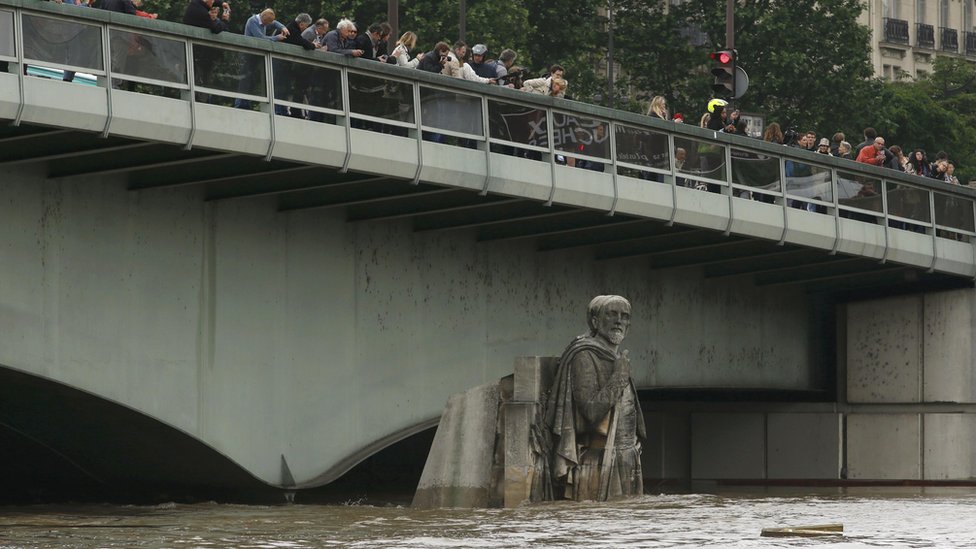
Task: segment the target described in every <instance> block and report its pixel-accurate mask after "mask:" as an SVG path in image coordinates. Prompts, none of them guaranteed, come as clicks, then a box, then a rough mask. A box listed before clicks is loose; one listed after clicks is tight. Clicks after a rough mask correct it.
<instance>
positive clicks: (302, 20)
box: [53, 0, 568, 107]
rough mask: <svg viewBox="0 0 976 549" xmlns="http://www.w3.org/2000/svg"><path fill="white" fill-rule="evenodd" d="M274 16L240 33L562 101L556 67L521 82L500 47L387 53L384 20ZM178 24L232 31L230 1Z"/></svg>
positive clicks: (263, 14) (402, 43) (131, 6)
mask: <svg viewBox="0 0 976 549" xmlns="http://www.w3.org/2000/svg"><path fill="white" fill-rule="evenodd" d="M53 1H54V2H56V3H59V4H71V5H77V6H83V7H98V8H101V9H104V10H108V11H114V12H119V13H127V14H130V15H136V16H141V17H148V18H153V19H155V18H156V17H157V14H152V13H147V12H145V11H142V10H141V4H142V0H98V1H97V5H96V0H53ZM277 17H278V16H277V14H276V13H275V11H274V10H273V9H270V8H267V9H264V10H262V11H260V12H259V13H256V14H254V15H252V16H250V17H248V19H247V21H246V23H245V25H244V29H243V32H242V34H243V35H244V36H248V37H252V38H255V39H259V40H270V41H280V42H285V43H288V44H294V45H296V46H300V47H302V48H304V49H306V50H315V51H320V52H331V53H334V54H338V55H346V56H350V57H357V58H360V59H369V60H375V61H379V62H385V63H391V64H395V65H398V66H401V67H410V68H416V69H420V70H423V71H428V72H434V73H440V74H444V75H447V76H451V77H454V78H460V79H464V80H471V81H475V82H481V83H485V84H495V85H500V86H507V87H509V88H515V89H522V90H525V91H527V92H531V93H539V94H544V95H551V96H553V97H564V96H565V95H566V89H567V88H568V83H567V82H566V80H565V78H564V75H565V70H564V69H563V68H562V67H561V66H559V65H553V66H552V67H551V68H550V70H549V71H548V73H547V74H545V75H544V76H542V77H540V78H532V79H526V78H525V76H526V71H525V70H524V69H522V68H521V67H519V66H517V65H516V64H515V60H516V58H517V57H518V54H516V53H515V51H513V50H511V49H503V50H502V51H501V52H499V54H498V58H497V59H495V58H492V57H491V55H490V52H489V50H488V47H487V46H486V45H484V44H475V45H474V47H471V48H469V47H468V45H467V44H466V43H465V42H464V41H461V40H459V41H457V42H455V43H454V44H453V45H450V44H448V43H447V42H438V43H437V44H436V45H435V46H434V48H433V49H432V50H430V51H428V52H418V53H416V54H414V49H415V48H416V46H417V35H416V33H414V32H412V31H407V32H404V33H403V34H402V35H401V36H400V38H399V40H397V41H396V43H395V45H394V46H393V50H392V51H387V50H388V49H389V48H388V44H389V38H390V34H391V32H392V28H391V26H390V25H389V23H386V22H376V23H373V24H371V25H369V26H368V27H365V28H364V29H363V30H362V31H361V30H360V26H358V25H357V24H356V23H355V22H353V21H352V20H350V19H346V18H343V19H340V20H339V22H338V23H336V25H335V28H334V29H331V28H330V26H331V25H330V23H329V21H328V19H326V18H324V17H320V18H318V19H315V20H313V18H312V17H311V16H310V15H309V14H307V13H300V14H298V15H297V16H296V17H295V18H294V19H293V20H291V21H289V22H288V23H287V24H284V23H281V22H280V21H278V19H277ZM183 23H185V24H187V25H191V26H194V27H200V28H205V29H208V30H210V32H212V33H215V34H217V33H221V32H232V29H231V7H230V3H228V2H223V1H215V0H190V1H189V4H187V7H186V11H185V12H184V14H183ZM73 76H74V75H73V74H71V75H70V77H69V75H66V76H65V80H69V81H70V80H71V79H72V78H73ZM235 106H238V107H247V106H249V105H248V103H247V102H246V101H238V102H236V103H235Z"/></svg>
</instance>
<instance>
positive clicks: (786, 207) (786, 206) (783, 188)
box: [776, 156, 790, 246]
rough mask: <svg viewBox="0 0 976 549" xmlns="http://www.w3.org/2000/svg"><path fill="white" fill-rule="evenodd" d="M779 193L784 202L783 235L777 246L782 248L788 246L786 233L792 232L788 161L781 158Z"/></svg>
mask: <svg viewBox="0 0 976 549" xmlns="http://www.w3.org/2000/svg"><path fill="white" fill-rule="evenodd" d="M778 163H779V193H780V198H781V199H782V201H783V234H782V235H780V237H779V242H777V243H776V244H777V245H779V246H782V245H784V244H786V233H787V232H789V230H790V221H789V218H790V212H789V208H790V201H789V200H788V199H787V198H786V159H785V158H783V157H782V156H780V157H779V162H778Z"/></svg>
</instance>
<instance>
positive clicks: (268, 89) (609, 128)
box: [0, 0, 976, 265]
mask: <svg viewBox="0 0 976 549" xmlns="http://www.w3.org/2000/svg"><path fill="white" fill-rule="evenodd" d="M3 64H7V65H8V67H7V71H8V72H9V73H12V74H15V75H17V81H18V82H19V85H20V91H21V95H20V97H21V101H22V103H23V98H24V95H23V90H24V85H25V79H28V78H36V77H32V76H25V74H24V72H25V71H24V70H23V69H22V66H23V65H37V66H44V67H50V68H54V69H62V70H71V71H79V72H85V73H89V74H92V75H95V77H96V78H97V79H98V83H99V85H100V86H101V87H103V88H104V89H105V90H106V94H107V96H108V101H109V104H111V102H112V91H113V90H118V89H124V90H127V91H128V92H138V93H145V94H154V95H165V96H169V97H173V98H176V99H178V100H182V101H185V102H187V103H188V104H189V106H190V112H191V120H192V113H193V109H194V108H195V106H196V105H198V104H200V103H201V102H206V103H210V104H214V105H218V106H219V105H223V106H225V107H226V108H228V109H229V108H232V107H231V105H232V104H233V103H235V102H236V103H238V104H239V106H247V107H248V108H250V109H252V110H253V109H257V110H258V111H261V112H263V113H266V115H267V116H268V120H269V121H270V125H271V128H272V130H271V139H272V141H273V140H274V136H275V130H274V127H275V124H276V123H277V122H276V121H277V120H279V119H281V118H283V117H284V116H289V115H290V116H297V117H301V118H302V119H303V120H304V123H306V124H329V125H333V126H339V127H342V128H343V131H345V134H346V145H347V148H349V147H350V146H351V145H350V144H351V143H352V139H351V138H350V136H351V135H352V134H353V132H364V131H373V132H382V133H384V134H388V135H391V136H395V137H397V138H402V139H404V140H405V142H407V143H409V142H411V141H415V142H416V143H418V144H423V142H425V141H427V142H437V143H443V144H447V145H452V146H455V147H458V148H459V149H462V148H464V149H476V150H480V151H483V152H484V154H485V159H486V160H485V162H486V166H487V168H486V169H487V171H488V174H487V176H486V180H485V187H484V191H485V192H487V191H488V180H489V179H490V178H491V164H492V156H493V155H509V156H512V157H516V158H518V159H519V161H522V162H529V161H536V162H543V163H548V164H549V165H550V173H551V174H552V186H553V187H552V188H553V192H554V191H555V185H556V180H557V177H556V173H557V171H558V170H565V169H570V168H573V167H575V168H580V169H588V170H592V171H596V172H603V173H604V174H607V175H608V176H609V178H610V179H612V181H613V193H614V197H613V207H611V208H610V211H609V213H610V214H613V213H614V210H615V208H616V205H617V200H618V194H617V189H618V185H617V183H618V179H619V178H628V181H630V182H632V183H634V182H640V184H645V185H666V186H669V187H670V193H671V195H672V197H673V199H672V205H673V208H674V210H673V212H672V215H671V220H672V221H673V220H674V218H675V216H674V212H676V211H677V209H678V198H677V197H678V195H679V194H682V195H683V196H690V195H687V193H689V192H704V193H709V195H710V196H712V197H714V198H720V199H721V200H725V201H727V204H728V212H729V213H728V215H729V225H728V227H727V228H726V233H728V232H729V231H730V230H731V227H732V217H733V216H732V212H733V209H734V207H735V204H737V203H739V202H737V201H743V200H747V201H750V202H751V203H752V204H753V205H754V207H758V208H773V209H780V210H781V211H782V215H783V219H784V229H783V237H782V238H783V239H785V238H786V228H785V226H786V221H785V220H786V219H787V218H788V217H789V215H788V212H790V211H792V210H804V211H806V212H809V213H811V214H819V215H823V216H830V217H833V218H834V219H835V223H837V227H839V226H840V223H841V221H840V220H841V219H847V220H854V221H859V222H863V223H868V224H873V225H878V226H882V227H884V232H885V241H886V242H887V240H888V233H889V231H891V230H900V231H908V232H915V233H923V234H926V235H929V236H930V237H931V239H932V242H933V246H934V243H935V242H936V241H937V239H940V238H945V239H949V240H956V241H959V240H966V239H970V238H971V237H974V236H976V191H973V190H972V189H969V188H968V187H960V186H953V185H948V184H946V183H943V182H939V181H935V180H932V179H928V178H921V177H915V176H910V175H907V174H904V173H901V172H899V171H895V170H888V169H882V168H876V167H873V166H867V165H865V164H859V163H855V162H853V161H851V160H846V159H838V158H834V157H830V156H824V155H818V154H812V153H810V152H807V151H800V150H797V149H795V148H791V147H784V146H782V145H776V144H772V143H766V142H763V141H758V140H755V139H750V138H745V137H741V136H734V135H727V134H723V133H716V132H712V131H709V130H705V129H702V128H698V127H694V126H691V125H685V124H675V123H671V122H664V121H661V120H658V119H652V118H649V117H645V116H640V115H637V114H633V113H628V112H623V111H615V110H610V109H606V108H602V107H598V106H594V105H586V104H582V103H577V102H573V101H566V100H560V99H553V98H547V97H542V96H536V95H530V94H525V93H521V92H518V91H515V90H509V89H505V88H501V87H497V86H488V85H484V84H477V83H471V82H463V81H458V80H455V79H451V78H448V77H444V76H441V75H432V74H429V73H425V72H422V71H418V70H415V69H403V68H399V67H395V66H389V65H386V64H382V63H375V62H369V61H361V60H358V59H349V58H345V57H343V56H339V55H334V54H323V53H316V52H305V51H303V50H301V49H300V48H297V47H292V46H288V45H280V44H266V43H264V42H263V41H258V40H253V39H249V38H246V37H241V36H234V35H226V36H225V35H223V34H221V35H210V34H209V33H207V32H205V31H201V30H200V29H194V28H190V27H185V26H183V25H178V24H174V23H166V22H157V21H145V20H142V19H139V18H136V17H129V16H120V15H118V14H109V13H107V12H102V11H99V10H76V9H72V8H70V7H65V6H59V5H53V4H47V3H39V4H36V5H35V4H31V5H29V6H28V5H21V4H20V3H19V2H18V0H0V69H2V68H3V66H2V65H3ZM69 85H70V84H65V86H69ZM65 91H66V93H67V91H68V89H67V88H66V90H65ZM247 103H250V105H247ZM22 111H23V109H22V108H21V112H22ZM19 116H20V113H18V119H17V120H14V123H18V122H19ZM109 116H110V117H111V106H110V107H109ZM107 128H108V125H106V132H107V131H108V130H107ZM190 133H191V135H192V130H191V132H190ZM191 144H192V137H191V141H190V142H188V143H187V147H189V146H190V145H191ZM273 149H274V144H273V143H272V145H271V146H270V147H269V149H268V156H267V157H268V158H269V159H270V158H271V156H272V153H271V151H273ZM423 149H424V148H423V147H422V146H420V147H417V149H416V150H417V151H418V155H422V154H423ZM349 154H351V150H350V151H349V152H348V153H347V156H346V165H344V166H342V168H343V169H345V168H346V167H347V165H348V162H349ZM422 163H423V158H422V157H421V158H419V159H418V168H417V173H416V176H415V177H414V182H417V181H418V180H419V177H420V172H421V168H420V165H422ZM605 179H606V178H604V180H605ZM602 181H603V180H601V181H600V184H603V183H602ZM702 196H705V195H702ZM552 197H553V194H550V199H549V201H550V202H551V201H552ZM770 211H773V210H770ZM839 233H840V231H839V229H838V231H837V234H838V235H839ZM838 238H839V236H838ZM973 240H974V241H976V239H973ZM933 249H934V247H933ZM835 250H836V244H835ZM934 262H935V259H934V258H933V265H934Z"/></svg>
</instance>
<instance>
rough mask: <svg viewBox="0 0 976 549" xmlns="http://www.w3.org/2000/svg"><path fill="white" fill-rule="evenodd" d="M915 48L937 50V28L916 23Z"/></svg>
mask: <svg viewBox="0 0 976 549" xmlns="http://www.w3.org/2000/svg"><path fill="white" fill-rule="evenodd" d="M915 46H917V47H919V48H930V49H931V48H935V27H933V26H932V25H929V24H926V23H915Z"/></svg>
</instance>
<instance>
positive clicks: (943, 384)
mask: <svg viewBox="0 0 976 549" xmlns="http://www.w3.org/2000/svg"><path fill="white" fill-rule="evenodd" d="M973 297H974V293H973V290H969V289H966V290H955V291H951V292H936V293H929V294H925V308H924V311H925V317H924V318H925V345H924V350H923V355H922V356H923V357H924V360H923V368H924V375H923V393H922V394H923V398H924V400H925V402H976V384H974V378H973V358H974V357H973V312H974V307H973Z"/></svg>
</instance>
